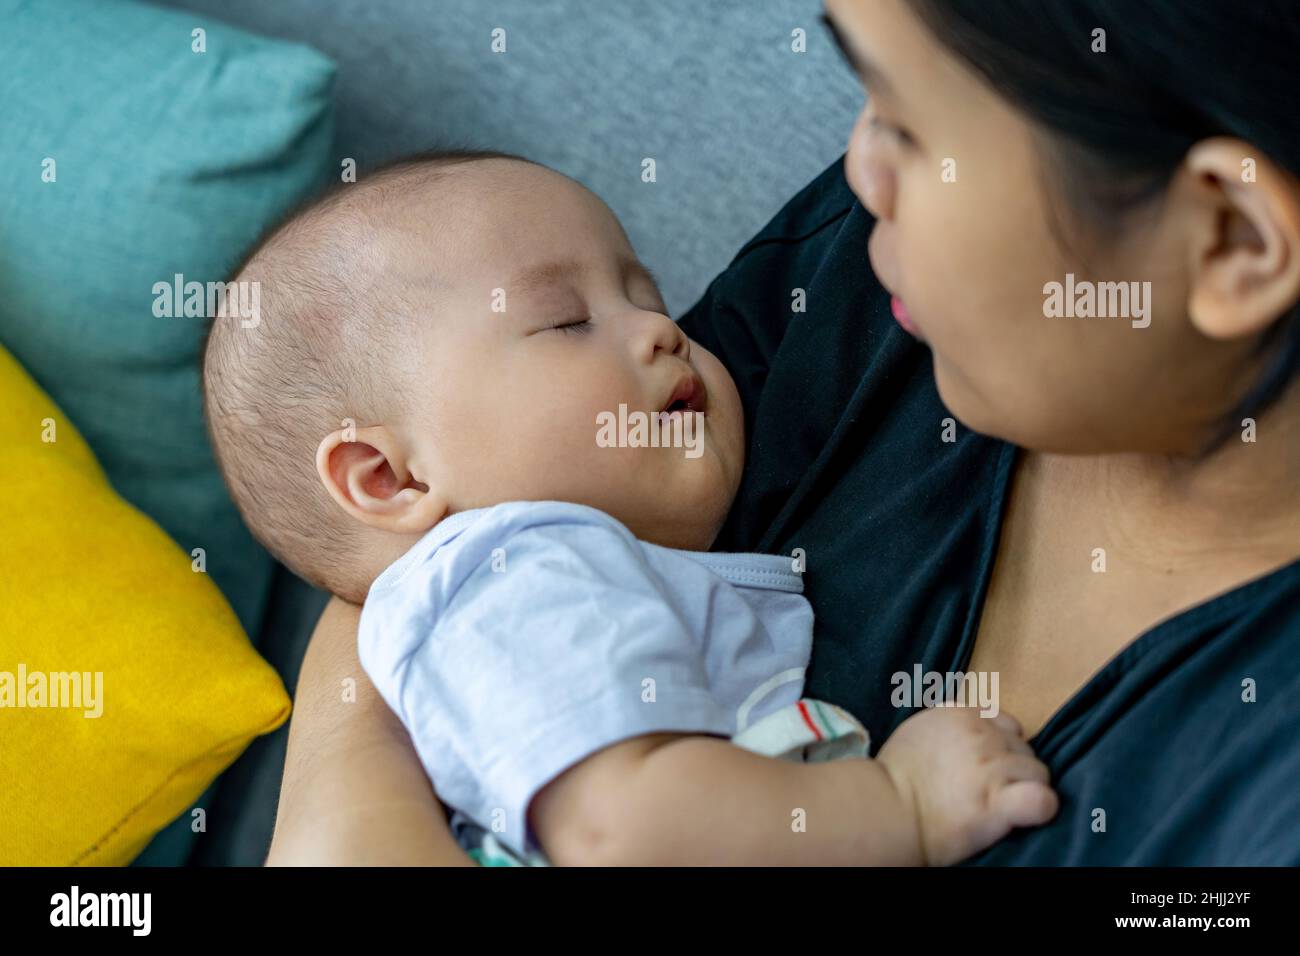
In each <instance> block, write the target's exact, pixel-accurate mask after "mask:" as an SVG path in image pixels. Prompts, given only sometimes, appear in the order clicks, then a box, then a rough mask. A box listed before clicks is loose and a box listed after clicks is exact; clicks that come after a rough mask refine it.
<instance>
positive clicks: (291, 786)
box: [266, 598, 474, 866]
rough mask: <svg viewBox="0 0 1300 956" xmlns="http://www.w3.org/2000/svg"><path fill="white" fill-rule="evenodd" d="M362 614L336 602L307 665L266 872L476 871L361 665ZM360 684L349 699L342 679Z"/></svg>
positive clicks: (327, 613)
mask: <svg viewBox="0 0 1300 956" xmlns="http://www.w3.org/2000/svg"><path fill="white" fill-rule="evenodd" d="M360 619H361V609H360V608H359V607H357V606H356V605H354V604H348V603H347V602H345V601H342V600H340V599H338V598H334V599H332V600H331V601H330V603H329V605H328V606H327V607H326V608H325V613H324V614H322V615H321V619H320V622H319V623H318V624H317V625H316V631H315V633H314V634H313V635H312V639H311V644H310V645H309V646H308V648H307V654H306V656H305V657H304V658H303V662H302V671H301V673H300V674H299V676H298V688H297V692H296V694H295V698H294V713H293V718H292V721H291V722H290V725H289V749H288V755H287V757H286V759H285V766H284V780H283V781H282V783H281V785H280V807H279V810H278V812H277V816H276V821H275V836H274V838H273V839H272V841H271V851H270V855H269V856H268V857H267V860H266V863H267V865H268V866H473V865H474V864H473V862H472V861H471V860H470V859H469V857H468V856H466V855H465V854H464V853H463V852H462V851H461V849H460V848H459V847H458V846H457V845H456V842H455V840H454V839H453V838H452V835H451V832H450V830H448V828H447V820H446V816H445V815H444V812H443V809H442V805H441V804H440V803H439V802H438V799H437V797H436V796H435V795H434V792H433V788H432V787H431V786H430V785H429V780H428V777H426V776H425V772H424V768H423V767H422V766H421V764H420V760H419V757H418V756H417V755H416V753H415V750H414V748H413V747H412V746H411V739H410V737H409V736H408V735H407V733H406V728H404V727H403V726H402V724H401V722H400V721H399V720H398V719H397V717H396V715H394V714H393V712H392V711H391V710H389V709H388V705H387V704H386V703H384V700H383V698H382V697H380V696H379V692H378V691H376V690H375V688H374V685H373V684H371V683H370V680H369V679H368V678H367V677H366V674H365V672H364V671H363V670H362V669H361V663H360V661H358V659H357V624H358V622H359V621H360ZM348 678H352V679H354V680H355V681H356V695H355V696H356V700H355V701H351V702H345V700H344V694H343V691H344V683H343V682H344V681H345V680H346V679H348Z"/></svg>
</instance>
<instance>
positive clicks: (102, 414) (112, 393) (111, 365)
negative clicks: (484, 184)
mask: <svg viewBox="0 0 1300 956" xmlns="http://www.w3.org/2000/svg"><path fill="white" fill-rule="evenodd" d="M0 25H2V28H0V103H2V104H3V106H0V134H2V135H0V341H3V344H4V345H5V346H7V347H8V348H9V350H10V351H11V352H12V353H13V354H14V355H15V356H16V357H17V358H18V360H19V361H20V362H21V363H22V364H23V365H24V366H26V368H27V370H28V371H29V372H30V373H31V374H32V376H33V377H34V378H35V379H36V380H37V381H38V382H39V383H40V385H41V387H42V388H43V389H45V391H46V392H48V393H49V394H50V396H51V397H52V398H53V399H54V400H55V402H57V403H58V404H59V405H61V406H62V407H63V409H64V410H65V411H66V412H67V414H68V416H69V417H70V418H71V420H72V421H73V422H74V423H75V424H76V426H77V428H79V429H80V430H81V433H82V434H83V435H84V436H85V438H86V440H87V441H88V442H89V443H90V445H91V447H92V448H93V449H94V451H95V454H96V456H97V457H98V458H99V461H100V462H101V463H102V464H103V466H104V469H105V471H106V472H107V473H108V477H109V480H110V481H111V482H112V485H113V487H114V488H115V489H116V490H117V491H118V493H119V494H121V495H122V496H123V497H124V498H126V499H127V500H128V501H130V502H132V503H133V504H135V505H136V506H137V507H139V508H140V509H141V510H142V511H144V512H145V513H146V514H148V515H150V516H151V517H152V518H154V519H155V520H156V521H157V522H158V523H159V524H160V525H162V527H163V528H164V529H166V531H167V532H168V533H169V534H170V535H171V536H172V537H173V538H174V539H175V540H176V541H177V543H179V544H180V545H181V547H182V548H184V549H185V550H186V551H187V552H192V551H193V550H194V549H195V548H202V549H203V550H204V552H205V559H206V564H207V571H208V573H209V574H211V575H212V578H213V580H214V581H215V583H216V584H217V585H218V587H220V588H221V590H222V591H223V592H224V593H225V595H226V597H227V599H228V600H229V601H230V603H231V605H232V607H233V608H234V609H235V612H236V614H237V615H238V616H239V619H240V621H241V623H242V624H243V625H244V629H245V631H247V632H248V633H250V634H256V633H257V630H258V625H259V623H260V619H261V613H262V609H263V606H264V604H265V601H266V596H267V591H268V589H269V586H270V579H271V573H272V562H271V559H270V557H269V556H268V555H267V554H266V553H265V552H264V551H263V550H262V549H261V548H260V547H259V546H258V545H257V544H256V542H254V540H253V538H252V537H251V535H250V534H249V533H248V531H247V529H246V528H245V527H244V525H243V523H242V521H241V520H240V517H239V514H238V512H237V510H236V509H235V507H234V504H233V503H232V502H231V500H230V498H229V495H228V493H227V491H226V489H225V487H224V485H223V483H222V480H221V476H220V474H219V473H218V470H217V466H216V462H215V460H214V458H213V454H212V450H211V448H210V446H209V444H208V437H207V432H206V429H205V426H204V422H203V416H202V400H201V394H200V388H199V359H200V350H201V347H202V343H203V334H204V320H203V319H202V318H193V317H191V318H185V317H177V318H157V317H155V314H154V302H155V292H154V284H155V283H158V282H165V283H167V284H168V285H171V284H173V283H174V276H176V275H177V274H180V275H182V276H183V277H184V279H185V281H190V280H194V281H199V282H203V283H207V282H208V281H220V280H224V279H226V278H228V277H229V272H230V270H231V269H232V268H233V267H234V266H235V265H236V264H237V263H238V261H239V259H240V257H241V256H242V255H243V254H244V253H245V252H246V251H247V250H248V248H249V247H250V246H251V244H252V243H253V242H254V241H255V240H256V238H257V237H258V235H259V234H260V233H261V232H262V231H263V230H264V229H265V228H266V227H267V226H269V225H270V224H272V223H273V222H275V221H276V220H278V219H279V218H281V217H282V216H283V215H284V214H285V213H286V212H287V211H288V210H290V209H291V208H292V207H293V206H295V205H296V204H298V203H299V202H301V201H302V200H304V199H305V198H307V197H308V196H310V195H311V194H312V193H314V192H316V191H317V190H319V189H320V187H321V186H322V185H323V184H324V182H325V181H326V179H327V178H328V176H329V175H330V171H331V168H332V167H333V165H334V163H333V160H332V158H331V147H332V140H333V113H332V100H331V93H332V85H333V80H334V65H333V63H332V62H331V61H330V60H328V59H327V58H326V57H325V56H323V55H322V54H320V53H317V52H316V51H315V50H312V49H309V48H307V47H304V46H300V45H296V44H292V43H287V42H282V41H278V40H269V39H264V38H261V37H256V36H252V35H250V34H247V33H244V32H242V31H240V30H237V29H234V28H233V27H229V26H226V25H224V24H221V23H218V22H216V21H213V20H211V19H209V18H208V17H205V16H201V15H198V14H190V13H181V12H176V11H170V10H162V9H158V8H155V7H149V6H145V5H142V4H139V3H135V2H130V0H0ZM198 29H201V30H203V31H205V33H204V34H203V35H202V36H201V38H202V45H203V46H204V47H205V50H204V52H197V51H196V47H197V46H199V45H200V44H199V38H198V37H197V36H196V34H195V33H194V31H195V30H198ZM50 160H52V161H53V162H52V163H50V162H48V161H50ZM47 180H48V181H47ZM160 311H161V310H160ZM33 427H34V428H35V427H39V426H38V424H33Z"/></svg>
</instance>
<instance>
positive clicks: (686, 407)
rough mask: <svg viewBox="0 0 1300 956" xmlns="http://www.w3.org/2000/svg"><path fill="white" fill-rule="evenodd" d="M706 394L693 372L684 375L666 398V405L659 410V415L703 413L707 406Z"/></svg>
mask: <svg viewBox="0 0 1300 956" xmlns="http://www.w3.org/2000/svg"><path fill="white" fill-rule="evenodd" d="M707 402H708V398H707V393H706V392H705V391H704V383H703V382H702V381H701V380H700V377H699V376H698V375H696V374H695V373H694V372H690V373H688V374H686V375H684V376H683V377H682V379H681V381H679V382H678V383H677V387H676V388H674V389H673V392H672V394H671V395H670V396H669V397H668V403H667V404H666V405H664V407H663V408H662V409H660V414H664V415H671V414H672V413H673V412H703V411H704V410H705V406H706V405H707Z"/></svg>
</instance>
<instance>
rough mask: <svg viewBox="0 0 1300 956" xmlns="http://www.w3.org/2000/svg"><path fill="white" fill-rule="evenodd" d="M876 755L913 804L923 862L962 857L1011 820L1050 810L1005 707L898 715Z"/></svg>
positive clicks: (1040, 818)
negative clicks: (987, 712)
mask: <svg viewBox="0 0 1300 956" xmlns="http://www.w3.org/2000/svg"><path fill="white" fill-rule="evenodd" d="M879 760H880V763H881V764H883V765H884V767H885V769H886V770H888V771H889V775H890V776H891V777H892V778H893V780H894V784H895V786H897V787H898V788H899V790H900V792H901V793H902V795H903V797H904V799H905V800H907V801H909V802H910V804H911V805H912V806H913V807H915V808H916V818H917V826H918V829H919V831H920V842H921V852H922V854H923V856H924V858H925V862H926V863H927V864H929V865H931V866H946V865H948V864H950V863H956V862H958V861H960V860H964V859H965V858H966V857H968V856H971V855H972V854H975V853H978V852H979V851H980V850H983V849H984V848H986V847H988V846H991V845H992V844H994V843H996V842H997V841H998V840H1001V839H1002V838H1003V837H1004V836H1006V835H1007V834H1008V833H1009V832H1010V831H1011V829H1012V828H1013V827H1029V826H1038V825H1040V824H1043V823H1046V822H1047V821H1048V820H1050V819H1052V817H1053V816H1055V815H1056V810H1057V797H1056V794H1055V793H1054V792H1053V791H1052V789H1051V788H1050V787H1049V786H1048V785H1047V780H1048V774H1047V767H1046V766H1045V765H1044V764H1042V763H1041V762H1040V761H1039V760H1038V759H1037V758H1036V757H1035V756H1034V752H1033V751H1032V750H1031V749H1030V748H1029V744H1027V743H1025V739H1024V736H1023V734H1022V733H1021V730H1020V724H1019V723H1018V722H1017V721H1016V719H1015V718H1014V717H1012V716H1011V715H1010V714H999V715H998V716H996V717H981V716H980V715H979V710H978V709H976V708H973V707H936V708H932V709H929V710H925V711H922V712H921V713H919V714H915V715H913V716H912V717H909V718H908V719H907V720H905V721H903V723H902V724H900V725H899V727H898V729H897V730H896V731H894V733H893V735H892V736H891V737H890V738H889V739H888V740H887V741H885V744H884V746H883V747H881V748H880V754H879Z"/></svg>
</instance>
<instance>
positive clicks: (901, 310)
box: [889, 295, 921, 339]
mask: <svg viewBox="0 0 1300 956" xmlns="http://www.w3.org/2000/svg"><path fill="white" fill-rule="evenodd" d="M889 311H890V312H891V313H893V316H894V319H895V320H896V321H897V322H898V324H899V325H901V326H902V327H903V330H904V331H905V332H907V333H908V334H909V335H914V336H916V337H917V338H918V339H919V338H920V337H921V333H920V332H919V331H918V330H917V328H916V323H915V322H913V321H912V316H911V314H910V313H909V312H908V311H907V306H905V305H903V300H902V299H900V298H899V297H898V296H896V295H894V296H890V297H889Z"/></svg>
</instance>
